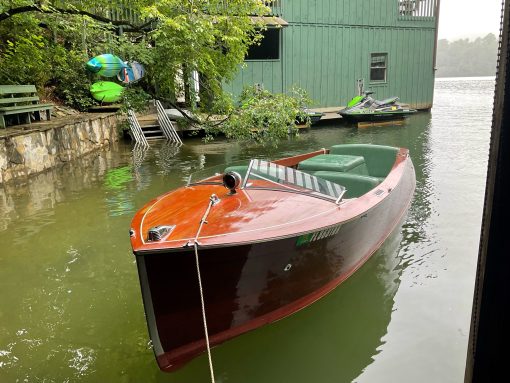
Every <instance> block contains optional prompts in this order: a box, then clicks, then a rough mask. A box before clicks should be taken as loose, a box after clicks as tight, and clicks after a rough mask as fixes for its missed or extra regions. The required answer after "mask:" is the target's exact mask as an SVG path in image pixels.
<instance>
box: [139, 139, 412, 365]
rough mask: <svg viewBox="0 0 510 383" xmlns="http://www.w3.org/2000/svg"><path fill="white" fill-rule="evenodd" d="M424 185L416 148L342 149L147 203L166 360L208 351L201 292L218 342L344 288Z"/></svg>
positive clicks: (147, 244)
mask: <svg viewBox="0 0 510 383" xmlns="http://www.w3.org/2000/svg"><path fill="white" fill-rule="evenodd" d="M414 188H415V174H414V168H413V164H412V161H411V159H410V157H409V153H408V150H407V149H403V148H394V147H389V146H377V145H336V146H333V147H332V148H331V149H329V150H327V149H322V150H319V151H315V152H312V153H307V154H303V155H299V156H295V157H289V158H284V159H280V160H277V161H273V162H268V161H264V160H260V159H254V160H251V161H250V162H249V164H247V165H244V166H230V167H228V168H224V167H223V168H222V173H218V174H215V175H214V176H211V177H208V178H205V179H202V180H195V179H193V178H191V179H190V182H189V183H188V185H187V186H184V187H181V188H179V189H177V190H174V191H171V192H168V193H166V194H164V195H162V196H160V197H158V198H156V199H154V200H153V201H150V202H149V203H147V204H146V205H145V206H144V207H143V208H142V209H141V210H139V211H138V212H137V213H136V215H135V216H134V218H133V221H132V223H131V231H130V235H131V245H132V247H133V252H134V254H135V256H136V262H137V267H138V272H139V277H140V284H141V288H142V296H143V301H144V306H145V313H146V318H147V322H148V327H149V333H150V336H151V339H152V344H153V348H154V352H155V355H156V359H157V362H158V364H159V367H160V368H161V369H162V370H164V371H173V370H175V369H177V368H179V367H180V366H182V365H183V364H185V363H186V362H188V361H190V360H191V359H192V358H194V357H195V356H197V355H199V354H200V353H202V352H204V350H205V349H206V342H205V336H204V325H203V322H202V309H203V308H202V305H201V298H203V299H204V302H205V306H204V311H205V313H206V316H207V328H208V333H209V340H210V344H211V346H214V345H217V344H220V343H221V342H224V341H226V340H228V339H231V338H233V337H235V336H238V335H240V334H242V333H244V332H247V331H249V330H252V329H256V328H258V327H260V326H262V325H265V324H268V323H271V322H273V321H276V320H279V319H282V318H284V317H286V316H288V315H290V314H292V313H294V312H296V311H297V310H300V309H302V308H304V307H306V306H308V305H310V304H311V303H313V302H314V301H316V300H317V299H319V298H321V297H322V296H324V295H325V294H327V293H328V292H330V291H331V290H333V289H334V288H335V287H336V286H338V285H339V284H340V283H342V282H343V281H344V280H345V279H346V278H347V277H349V276H350V275H351V274H352V273H354V272H355V271H356V270H357V269H358V268H359V267H360V266H361V265H363V263H364V262H365V261H366V260H367V259H368V258H369V257H370V256H371V255H372V254H373V253H374V252H375V251H376V250H377V249H378V248H379V247H380V246H381V244H382V243H383V242H384V240H385V239H386V238H387V237H388V235H389V234H390V233H391V232H392V230H393V229H394V228H395V227H396V226H397V225H398V224H399V223H400V222H401V221H402V219H403V217H404V216H405V213H406V211H407V209H408V207H409V204H410V202H411V199H412V196H413V193H414ZM204 221H206V222H207V223H206V224H202V222H204ZM200 230H201V231H200ZM195 249H196V251H197V254H198V256H197V257H198V259H199V266H198V267H197V261H196V259H195V255H196V254H195ZM199 275H200V276H201V281H202V287H203V288H202V291H201V289H200V288H199V283H198V277H199Z"/></svg>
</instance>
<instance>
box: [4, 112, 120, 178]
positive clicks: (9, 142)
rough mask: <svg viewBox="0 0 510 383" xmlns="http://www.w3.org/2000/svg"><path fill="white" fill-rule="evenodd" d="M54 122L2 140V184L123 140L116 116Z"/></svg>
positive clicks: (96, 116) (84, 117)
mask: <svg viewBox="0 0 510 383" xmlns="http://www.w3.org/2000/svg"><path fill="white" fill-rule="evenodd" d="M77 120H78V121H66V122H65V123H62V122H61V123H58V122H57V121H55V122H53V121H51V123H50V122H48V123H46V124H44V125H41V126H40V127H36V124H32V126H33V127H34V128H32V129H31V130H30V131H27V132H16V133H15V134H11V135H5V136H4V137H0V184H2V183H6V182H9V181H12V180H17V179H21V178H26V177H29V176H31V175H33V174H37V173H40V172H42V171H44V170H46V169H49V168H52V167H54V166H57V165H59V164H62V163H66V162H69V161H71V160H73V159H75V158H79V157H81V156H83V155H84V154H87V153H90V152H92V151H94V150H97V149H100V148H103V147H105V146H109V145H110V144H111V143H112V142H114V141H117V140H118V139H119V133H118V131H117V128H116V126H117V123H118V119H117V117H116V116H115V115H114V114H108V115H104V114H103V115H93V114H92V115H82V116H80V118H77Z"/></svg>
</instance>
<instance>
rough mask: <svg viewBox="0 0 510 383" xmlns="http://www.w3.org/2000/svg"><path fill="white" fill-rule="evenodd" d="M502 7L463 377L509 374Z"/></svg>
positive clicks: (508, 88) (508, 133) (508, 171)
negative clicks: (481, 218)
mask: <svg viewBox="0 0 510 383" xmlns="http://www.w3.org/2000/svg"><path fill="white" fill-rule="evenodd" d="M504 3H505V2H504V1H503V4H504ZM503 11H504V12H503V14H502V23H501V36H500V50H499V65H498V72H497V76H496V94H495V104H494V111H493V120H492V135H491V143H490V153H489V166H488V172H487V184H486V191H485V206H484V214H483V220H482V232H481V238H480V248H479V255H478V268H477V274H476V284H475V292H474V298H473V312H472V319H471V331H470V335H469V345H468V355H467V363H466V373H465V382H497V381H502V380H507V379H508V366H507V363H508V362H509V355H510V314H509V307H510V192H509V191H510V65H509V64H510V63H509V53H510V47H509V41H510V39H509V33H510V28H509V27H510V26H509V23H510V17H509V12H510V2H509V1H506V4H504V9H503ZM504 376H507V378H504ZM500 377H501V378H500Z"/></svg>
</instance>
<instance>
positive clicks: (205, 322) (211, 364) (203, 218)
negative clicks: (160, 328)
mask: <svg viewBox="0 0 510 383" xmlns="http://www.w3.org/2000/svg"><path fill="white" fill-rule="evenodd" d="M217 201H218V197H216V196H215V195H214V194H213V195H211V197H210V198H209V205H208V206H207V210H206V211H205V213H204V216H203V217H202V219H201V220H200V225H199V226H198V230H197V235H196V236H195V240H194V243H193V246H194V247H195V262H196V265H197V274H198V288H199V290H200V302H201V304H202V319H203V322H204V334H205V344H206V346H207V356H208V358H209V370H210V372H211V382H212V383H215V380H214V370H213V363H212V357H211V346H210V345H209V331H208V330H207V319H206V317H205V303H204V290H203V288H202V277H201V275H200V264H199V262H198V236H199V235H200V231H201V230H202V226H203V225H204V223H207V216H208V215H209V212H210V211H211V207H212V206H213V205H214V204H215V203H216V202H217Z"/></svg>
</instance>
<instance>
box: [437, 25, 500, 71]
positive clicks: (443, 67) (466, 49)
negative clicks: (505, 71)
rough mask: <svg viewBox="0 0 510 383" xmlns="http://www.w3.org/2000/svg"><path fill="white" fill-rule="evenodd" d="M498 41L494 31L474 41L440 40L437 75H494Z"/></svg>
mask: <svg viewBox="0 0 510 383" xmlns="http://www.w3.org/2000/svg"><path fill="white" fill-rule="evenodd" d="M497 52H498V41H497V39H496V36H494V35H493V34H492V33H490V34H488V35H487V36H485V37H483V38H477V39H476V40H474V41H469V40H468V39H460V40H456V41H453V42H449V41H448V40H444V39H442V40H439V41H438V44H437V63H436V66H437V72H436V76H437V77H458V76H466V77H468V76H494V75H495V74H496V61H497Z"/></svg>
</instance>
